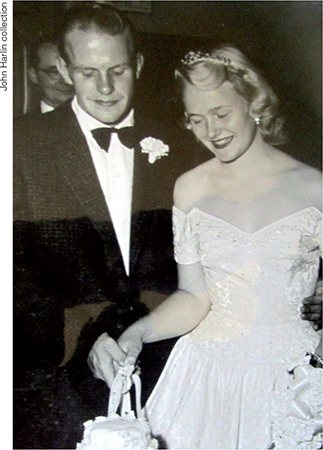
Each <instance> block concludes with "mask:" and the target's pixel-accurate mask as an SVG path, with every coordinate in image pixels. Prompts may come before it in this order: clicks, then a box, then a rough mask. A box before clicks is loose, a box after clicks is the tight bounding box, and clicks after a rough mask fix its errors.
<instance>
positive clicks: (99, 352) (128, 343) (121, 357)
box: [87, 322, 142, 387]
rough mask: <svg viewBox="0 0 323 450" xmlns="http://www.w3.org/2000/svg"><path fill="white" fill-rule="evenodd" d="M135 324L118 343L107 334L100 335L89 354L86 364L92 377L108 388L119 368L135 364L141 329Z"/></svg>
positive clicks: (140, 340)
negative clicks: (103, 382) (101, 381)
mask: <svg viewBox="0 0 323 450" xmlns="http://www.w3.org/2000/svg"><path fill="white" fill-rule="evenodd" d="M137 324H138V322H137V323H135V324H134V325H132V326H130V327H129V328H127V330H126V331H125V332H124V333H123V334H122V335H121V336H120V338H119V339H118V343H117V342H116V341H115V340H113V339H112V338H111V337H109V335H108V334H107V333H103V334H101V336H100V337H99V338H98V339H97V341H96V342H95V343H94V345H93V347H92V349H91V351H90V353H89V356H88V360H87V362H88V365H89V366H90V369H91V370H92V372H93V375H94V376H95V377H96V378H99V379H100V380H103V381H105V382H106V383H107V385H108V386H109V387H111V385H112V382H113V380H114V378H115V376H116V374H117V372H118V370H119V367H125V366H128V365H135V364H136V361H137V358H138V355H139V353H140V352H141V350H142V334H141V333H142V329H141V327H140V326H139V327H138V325H137Z"/></svg>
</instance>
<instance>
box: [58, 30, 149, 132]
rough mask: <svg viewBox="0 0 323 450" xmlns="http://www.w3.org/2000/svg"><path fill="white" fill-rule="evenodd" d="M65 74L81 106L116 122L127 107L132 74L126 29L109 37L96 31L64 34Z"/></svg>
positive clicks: (136, 66)
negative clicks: (122, 32)
mask: <svg viewBox="0 0 323 450" xmlns="http://www.w3.org/2000/svg"><path fill="white" fill-rule="evenodd" d="M66 53H67V56H68V62H67V69H68V75H69V77H70V79H71V81H72V83H73V85H74V88H75V91H76V96H77V100H78V103H79V105H80V106H81V108H82V109H83V110H84V111H85V112H87V113H88V114H89V115H90V116H92V117H94V118H95V119H97V120H99V121H100V122H103V123H107V124H114V123H117V122H119V121H120V120H121V119H122V118H123V117H124V116H125V115H126V114H127V113H128V111H129V110H130V109H131V107H132V97H133V91H134V82H135V78H136V75H137V76H139V73H140V70H141V66H142V61H141V59H140V58H137V61H135V62H134V61H133V58H131V52H130V37H129V34H128V33H127V32H125V33H124V34H122V35H117V36H110V35H108V34H105V33H103V32H100V31H99V30H95V29H93V30H87V31H81V30H78V29H75V30H72V31H71V32H70V33H68V34H67V36H66Z"/></svg>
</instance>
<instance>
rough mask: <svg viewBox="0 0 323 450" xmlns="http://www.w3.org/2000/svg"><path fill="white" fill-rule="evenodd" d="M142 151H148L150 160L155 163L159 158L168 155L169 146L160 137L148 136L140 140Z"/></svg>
mask: <svg viewBox="0 0 323 450" xmlns="http://www.w3.org/2000/svg"><path fill="white" fill-rule="evenodd" d="M140 145H141V151H142V153H148V155H149V156H148V161H149V162H150V164H154V162H155V161H156V160H157V159H160V158H161V157H162V156H168V152H169V146H168V145H166V144H164V142H163V141H161V140H160V139H155V138H153V137H147V138H145V139H143V140H142V141H140Z"/></svg>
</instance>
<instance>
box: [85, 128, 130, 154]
mask: <svg viewBox="0 0 323 450" xmlns="http://www.w3.org/2000/svg"><path fill="white" fill-rule="evenodd" d="M111 133H117V134H118V137H119V139H120V141H121V143H122V144H123V145H124V146H125V147H128V148H133V147H134V146H135V133H134V129H133V127H124V128H96V129H95V130H92V135H93V137H94V139H95V140H96V141H97V143H98V144H99V146H100V147H101V148H102V149H103V150H105V151H108V149H109V145H110V140H111Z"/></svg>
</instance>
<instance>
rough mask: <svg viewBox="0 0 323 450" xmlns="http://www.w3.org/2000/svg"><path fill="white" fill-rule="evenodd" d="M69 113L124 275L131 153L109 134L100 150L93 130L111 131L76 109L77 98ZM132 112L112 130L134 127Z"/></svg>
mask: <svg viewBox="0 0 323 450" xmlns="http://www.w3.org/2000/svg"><path fill="white" fill-rule="evenodd" d="M72 109H73V111H74V113H75V114H76V117H77V120H78V122H79V124H80V127H81V129H82V131H83V133H84V135H85V138H86V141H87V144H88V146H89V149H90V153H91V157H92V160H93V164H94V167H95V170H96V173H97V176H98V179H99V182H100V185H101V188H102V191H103V195H104V198H105V201H106V204H107V207H108V209H109V212H110V216H111V220H112V224H113V227H114V230H115V233H116V236H117V240H118V243H119V247H120V250H121V254H122V258H123V263H124V266H125V270H126V273H127V275H129V266H130V229H131V202H132V181H133V166H134V149H129V148H127V147H125V146H124V145H123V144H122V143H121V142H120V140H119V138H118V135H117V134H116V133H112V135H111V141H110V146H109V151H108V152H106V151H105V150H102V149H101V147H100V146H99V144H98V143H97V142H96V140H95V139H94V137H93V135H92V133H91V131H92V130H94V129H95V128H110V127H109V126H108V125H106V124H104V123H102V122H100V121H98V120H97V119H94V118H93V117H92V116H90V115H89V114H87V113H86V112H85V111H84V110H83V109H82V108H81V107H80V105H79V103H78V101H77V98H76V96H75V97H74V99H73V101H72ZM133 124H134V112H133V110H131V111H130V113H129V114H128V116H127V117H126V118H125V119H124V120H123V121H122V122H120V123H119V124H117V125H116V126H115V128H123V127H126V126H133Z"/></svg>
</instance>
